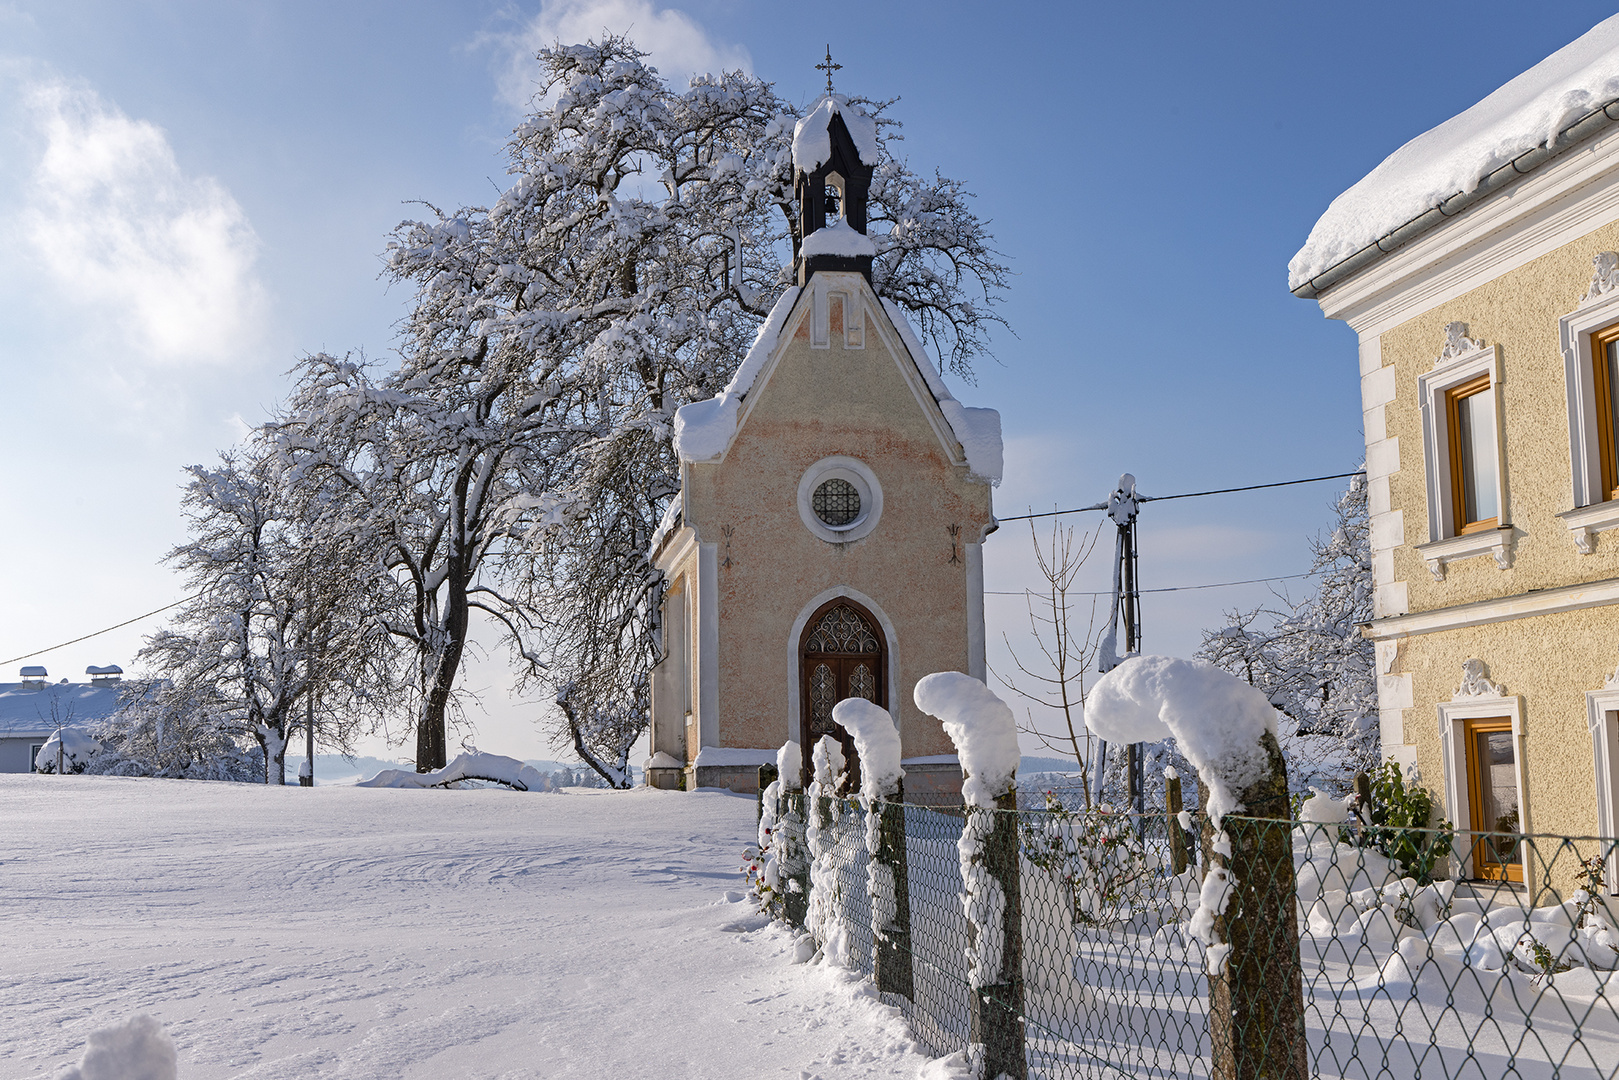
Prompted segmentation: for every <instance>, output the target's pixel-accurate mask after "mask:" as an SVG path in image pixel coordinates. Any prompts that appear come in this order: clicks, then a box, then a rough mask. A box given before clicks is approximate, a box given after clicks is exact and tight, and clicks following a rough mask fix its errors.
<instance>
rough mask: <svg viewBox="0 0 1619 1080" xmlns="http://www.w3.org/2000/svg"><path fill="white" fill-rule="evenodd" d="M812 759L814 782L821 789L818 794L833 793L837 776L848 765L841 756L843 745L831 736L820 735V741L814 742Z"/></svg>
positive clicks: (836, 783)
mask: <svg viewBox="0 0 1619 1080" xmlns="http://www.w3.org/2000/svg"><path fill="white" fill-rule="evenodd" d="M812 761H813V764H814V766H815V783H817V784H819V785H820V789H821V790H820V795H821V796H822V797H826V796H829V795H832V794H834V793H835V792H836V791H837V787H838V778H839V777H840V776H842V775H843V770H844V769H845V768H846V767H847V766H848V762H847V761H845V760H844V757H843V747H842V746H841V745H839V744H838V740H836V739H834V738H833V737H832V736H830V735H822V736H821V739H820V741H819V742H817V743H816V744H815V753H814V754H813V755H812ZM812 794H813V793H812Z"/></svg>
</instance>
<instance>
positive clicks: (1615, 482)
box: [1289, 17, 1619, 888]
mask: <svg viewBox="0 0 1619 1080" xmlns="http://www.w3.org/2000/svg"><path fill="white" fill-rule="evenodd" d="M1616 73H1619V17H1615V18H1612V19H1609V20H1607V21H1606V22H1604V23H1602V24H1601V25H1599V26H1598V27H1596V28H1595V29H1594V30H1592V31H1591V32H1590V33H1588V34H1586V35H1585V36H1584V37H1582V38H1580V39H1579V40H1578V41H1576V42H1574V43H1572V44H1571V45H1568V46H1567V47H1565V48H1563V49H1561V50H1559V51H1558V52H1557V53H1555V54H1553V55H1552V56H1551V57H1549V58H1547V59H1546V60H1544V61H1542V62H1541V63H1540V64H1537V65H1536V66H1535V67H1534V68H1532V69H1530V70H1529V71H1527V72H1525V73H1524V74H1522V75H1520V76H1518V77H1517V78H1515V79H1513V80H1512V81H1511V82H1509V83H1507V84H1506V85H1505V86H1503V87H1501V89H1499V90H1497V91H1496V92H1495V93H1493V94H1491V95H1490V96H1489V97H1487V98H1485V99H1484V100H1483V101H1481V102H1479V103H1478V104H1477V105H1474V106H1473V107H1472V108H1470V109H1468V110H1467V111H1466V112H1463V113H1461V114H1460V115H1458V116H1456V117H1453V118H1452V119H1450V120H1448V121H1446V122H1445V123H1444V124H1441V125H1440V126H1438V127H1436V128H1434V129H1433V130H1431V131H1429V132H1426V133H1425V134H1423V135H1419V136H1417V138H1415V139H1413V140H1411V141H1410V142H1409V143H1407V144H1406V145H1405V146H1403V147H1401V148H1400V149H1399V150H1397V151H1395V153H1393V154H1392V155H1390V156H1389V157H1388V159H1387V160H1385V161H1384V162H1383V163H1382V164H1381V165H1379V166H1378V167H1377V168H1376V169H1375V170H1373V171H1372V172H1371V173H1370V174H1369V175H1368V176H1366V177H1365V178H1364V179H1363V180H1361V181H1360V182H1359V183H1357V184H1356V185H1355V186H1354V187H1352V188H1350V189H1349V190H1348V191H1346V192H1344V193H1343V194H1342V195H1340V196H1339V197H1338V198H1337V199H1335V200H1334V201H1333V203H1332V205H1331V206H1330V207H1329V208H1328V210H1327V212H1326V214H1325V215H1324V216H1323V217H1322V218H1321V220H1320V222H1319V223H1318V224H1317V225H1316V227H1315V229H1314V231H1313V232H1312V233H1311V235H1310V238H1309V241H1308V242H1307V243H1306V244H1305V247H1304V248H1303V250H1301V251H1300V252H1299V253H1298V255H1297V256H1295V257H1294V259H1293V262H1292V265H1291V266H1290V268H1289V269H1290V272H1291V282H1290V284H1291V288H1292V291H1293V292H1294V294H1295V295H1297V296H1300V297H1305V298H1309V299H1313V300H1316V301H1317V302H1319V304H1320V305H1321V308H1322V310H1323V311H1324V312H1325V314H1326V315H1327V316H1328V317H1329V318H1334V319H1342V320H1343V321H1344V322H1346V323H1347V324H1348V325H1349V326H1350V327H1352V328H1353V329H1354V330H1355V332H1356V334H1357V335H1358V336H1359V345H1360V350H1359V351H1360V388H1361V404H1362V409H1363V418H1364V419H1363V422H1364V430H1365V436H1366V471H1367V480H1368V484H1369V501H1370V509H1371V546H1372V552H1373V557H1372V578H1373V585H1374V597H1375V601H1374V604H1375V615H1374V618H1373V619H1372V622H1371V624H1370V626H1369V627H1367V631H1366V632H1367V636H1369V637H1370V638H1372V640H1374V641H1375V642H1376V643H1377V672H1378V705H1379V711H1380V719H1381V729H1382V743H1383V752H1384V756H1385V757H1388V758H1393V759H1395V760H1397V761H1400V762H1401V763H1403V764H1404V765H1405V766H1407V768H1408V769H1412V770H1413V772H1414V774H1415V775H1416V776H1419V777H1420V782H1421V783H1422V784H1423V785H1425V786H1427V787H1428V788H1430V789H1431V790H1432V791H1433V792H1434V793H1435V794H1436V795H1437V796H1438V798H1439V801H1440V803H1441V804H1442V807H1443V810H1442V813H1443V815H1444V816H1445V817H1446V818H1448V819H1450V820H1451V821H1452V822H1454V823H1455V824H1456V826H1457V828H1458V829H1460V830H1462V831H1463V832H1464V833H1465V832H1472V831H1475V830H1477V831H1483V830H1489V831H1492V832H1498V833H1504V834H1508V837H1510V834H1513V833H1519V832H1554V833H1562V834H1567V835H1576V836H1579V835H1591V834H1601V835H1603V836H1609V837H1611V836H1615V835H1619V672H1616V671H1615V666H1614V665H1615V661H1616V660H1619V653H1616V651H1615V649H1616V647H1619V464H1616V463H1619V254H1616V252H1619V74H1616ZM1462 850H1463V851H1465V854H1464V855H1463V857H1462V859H1461V865H1460V866H1459V867H1458V868H1457V869H1458V870H1459V871H1460V876H1462V877H1474V878H1495V879H1502V878H1504V879H1508V880H1511V881H1524V880H1526V879H1529V880H1533V879H1534V876H1535V875H1536V874H1537V873H1539V872H1541V871H1542V870H1543V869H1544V868H1537V867H1534V866H1530V865H1528V863H1527V862H1526V861H1525V860H1527V859H1530V858H1532V849H1531V848H1530V847H1529V846H1528V845H1522V846H1519V845H1515V844H1514V843H1513V842H1512V841H1511V840H1510V838H1508V839H1501V838H1479V839H1478V840H1477V842H1476V843H1474V844H1472V845H1471V846H1469V847H1465V848H1463V849H1462ZM1563 872H1565V873H1566V871H1563ZM1608 874H1609V877H1608V882H1609V885H1610V887H1613V888H1619V859H1616V860H1615V861H1614V863H1613V864H1611V865H1610V866H1609V869H1608Z"/></svg>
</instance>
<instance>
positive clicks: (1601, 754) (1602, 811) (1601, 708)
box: [1585, 672, 1619, 896]
mask: <svg viewBox="0 0 1619 1080" xmlns="http://www.w3.org/2000/svg"><path fill="white" fill-rule="evenodd" d="M1585 709H1586V723H1587V725H1588V726H1589V727H1590V730H1591V757H1592V764H1593V767H1594V768H1593V771H1594V773H1595V778H1596V799H1597V835H1599V836H1601V837H1602V838H1603V839H1604V840H1609V841H1611V840H1613V839H1614V838H1615V837H1619V672H1615V673H1614V674H1612V675H1610V676H1608V679H1607V682H1606V683H1605V685H1604V686H1603V688H1602V689H1601V690H1591V691H1589V692H1587V693H1586V695H1585ZM1603 876H1604V879H1605V880H1606V881H1607V883H1608V891H1609V892H1610V893H1612V894H1613V895H1615V896H1619V850H1613V851H1610V852H1609V853H1608V865H1607V867H1606V871H1605V873H1604V875H1603Z"/></svg>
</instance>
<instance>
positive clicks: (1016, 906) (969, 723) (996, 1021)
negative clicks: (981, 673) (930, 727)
mask: <svg viewBox="0 0 1619 1080" xmlns="http://www.w3.org/2000/svg"><path fill="white" fill-rule="evenodd" d="M915 698H916V705H917V708H919V709H921V710H922V711H923V712H925V713H927V714H929V715H930V716H936V717H938V718H939V720H940V722H941V723H943V724H944V730H945V733H946V734H947V735H949V736H950V739H951V741H952V742H954V743H955V744H956V754H957V755H958V756H959V757H960V758H961V771H962V773H963V775H964V779H963V781H962V785H961V797H962V799H963V800H964V801H965V802H966V803H967V805H968V806H969V807H970V809H969V810H968V811H967V820H966V821H965V822H964V823H963V824H962V829H961V839H960V840H959V841H958V842H957V844H956V854H957V857H958V858H959V859H960V862H961V880H962V886H963V890H962V906H963V908H965V910H966V914H967V922H968V926H969V931H970V934H971V938H970V942H969V944H968V946H967V962H968V965H969V974H968V979H969V981H970V982H971V983H972V986H973V990H974V993H973V995H972V1002H971V1010H972V1012H971V1017H970V1025H971V1039H972V1045H971V1047H970V1048H969V1055H968V1056H969V1057H970V1058H971V1059H972V1061H973V1070H974V1071H973V1075H975V1076H985V1077H989V1076H994V1077H999V1076H1002V1075H1003V1074H1004V1075H1006V1076H1009V1077H1011V1078H1012V1080H1025V1078H1026V1077H1027V1076H1028V1074H1029V1073H1028V1059H1027V1055H1026V1042H1027V1033H1026V1031H1025V1029H1024V1023H1023V1016H1024V998H1023V897H1022V892H1021V884H1020V881H1021V875H1020V871H1019V865H1018V864H1019V856H1018V819H1017V813H1016V811H1017V787H1016V784H1017V767H1018V760H1019V758H1020V757H1021V754H1020V752H1019V750H1018V744H1017V719H1016V718H1015V717H1014V716H1013V715H1012V710H1011V709H1010V708H1008V707H1007V705H1006V702H1004V701H1002V700H1001V699H1000V698H998V697H996V696H995V695H994V694H993V693H992V692H991V691H990V689H989V687H987V686H985V685H984V684H983V683H982V682H980V681H979V680H977V679H975V678H973V677H972V676H970V675H963V674H962V673H961V672H959V671H939V672H935V673H934V674H932V675H928V676H926V677H924V678H923V679H921V680H920V681H919V682H918V683H917V684H916V691H915ZM996 811H1000V812H999V813H997V812H996Z"/></svg>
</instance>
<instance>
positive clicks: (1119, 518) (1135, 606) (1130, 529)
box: [1095, 473, 1146, 826]
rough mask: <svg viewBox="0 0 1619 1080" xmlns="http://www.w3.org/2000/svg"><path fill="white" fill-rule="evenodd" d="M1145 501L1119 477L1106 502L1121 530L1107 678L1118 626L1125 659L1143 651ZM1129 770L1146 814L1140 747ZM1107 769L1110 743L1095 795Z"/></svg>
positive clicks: (1101, 666)
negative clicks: (1141, 531)
mask: <svg viewBox="0 0 1619 1080" xmlns="http://www.w3.org/2000/svg"><path fill="white" fill-rule="evenodd" d="M1142 501H1143V500H1142V498H1141V496H1140V495H1138V494H1137V493H1136V478H1135V477H1134V476H1132V475H1131V474H1130V473H1125V474H1124V475H1123V476H1121V477H1119V486H1118V488H1117V489H1116V490H1115V491H1114V492H1113V494H1111V495H1109V496H1108V498H1107V516H1108V517H1109V518H1111V519H1112V520H1113V524H1114V525H1115V526H1117V528H1118V532H1119V535H1118V543H1117V544H1116V545H1115V547H1114V558H1113V610H1112V613H1111V615H1110V616H1109V622H1108V629H1107V635H1106V636H1105V637H1103V639H1102V646H1101V648H1100V650H1098V654H1099V655H1098V657H1097V664H1096V669H1097V671H1098V673H1100V674H1103V675H1105V674H1107V673H1108V672H1109V671H1112V670H1113V669H1114V668H1116V667H1118V666H1119V660H1120V656H1119V652H1118V632H1119V622H1120V621H1121V619H1122V621H1123V623H1124V655H1125V656H1132V655H1134V654H1136V653H1139V652H1140V651H1141V586H1140V584H1139V581H1138V576H1137V570H1138V566H1137V552H1136V515H1137V514H1138V513H1139V512H1140V510H1141V503H1142ZM1129 758H1130V759H1129V767H1128V768H1127V770H1126V777H1127V782H1128V785H1129V789H1128V790H1129V800H1130V809H1131V810H1132V811H1133V812H1134V813H1135V814H1136V815H1137V818H1136V820H1137V824H1138V826H1139V825H1140V820H1141V819H1140V815H1141V814H1143V813H1144V812H1145V811H1146V805H1145V803H1146V783H1145V777H1144V776H1143V772H1142V757H1141V744H1140V743H1131V744H1130V750H1129ZM1106 767H1107V743H1106V742H1105V741H1104V742H1103V743H1102V746H1101V751H1100V753H1098V754H1097V760H1096V779H1095V789H1096V794H1097V796H1098V797H1100V795H1101V792H1102V776H1103V770H1104V769H1105V768H1106Z"/></svg>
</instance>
